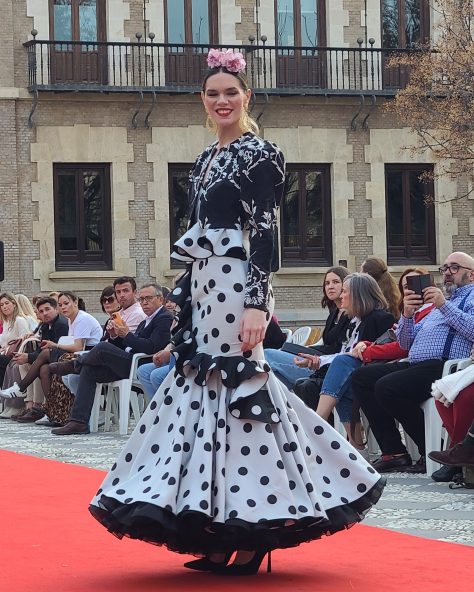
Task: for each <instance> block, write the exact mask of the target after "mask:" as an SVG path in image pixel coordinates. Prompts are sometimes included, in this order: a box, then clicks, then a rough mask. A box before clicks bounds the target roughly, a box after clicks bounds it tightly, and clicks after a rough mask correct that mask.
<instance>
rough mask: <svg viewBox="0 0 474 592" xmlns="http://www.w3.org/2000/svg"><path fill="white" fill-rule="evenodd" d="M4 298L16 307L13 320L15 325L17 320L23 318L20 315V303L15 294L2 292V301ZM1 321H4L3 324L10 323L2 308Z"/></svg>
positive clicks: (0, 312)
mask: <svg viewBox="0 0 474 592" xmlns="http://www.w3.org/2000/svg"><path fill="white" fill-rule="evenodd" d="M4 298H6V299H7V300H9V301H10V302H11V303H12V304H13V306H14V310H13V318H12V323H14V322H15V321H16V318H17V317H18V316H23V315H22V314H21V313H20V307H19V306H18V301H17V299H16V298H15V296H14V295H13V294H11V293H10V292H2V294H0V301H1V300H3V299H4ZM0 320H1V321H2V323H7V322H8V319H7V317H6V316H5V315H4V314H3V312H2V309H1V308H0Z"/></svg>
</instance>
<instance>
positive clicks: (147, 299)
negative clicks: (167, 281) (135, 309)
mask: <svg viewBox="0 0 474 592" xmlns="http://www.w3.org/2000/svg"><path fill="white" fill-rule="evenodd" d="M156 297H157V294H155V295H154V296H142V297H141V298H139V299H138V302H139V303H140V304H148V303H149V302H151V301H152V300H153V298H156Z"/></svg>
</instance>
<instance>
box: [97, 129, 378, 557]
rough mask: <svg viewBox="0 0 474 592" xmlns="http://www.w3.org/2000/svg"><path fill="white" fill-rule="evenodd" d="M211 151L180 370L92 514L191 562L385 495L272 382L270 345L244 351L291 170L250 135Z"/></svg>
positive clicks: (347, 512)
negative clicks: (247, 314)
mask: <svg viewBox="0 0 474 592" xmlns="http://www.w3.org/2000/svg"><path fill="white" fill-rule="evenodd" d="M216 151H217V148H216V146H215V145H212V146H210V147H209V148H208V149H206V150H205V151H204V152H203V154H202V155H201V156H200V157H199V159H198V160H197V162H196V164H195V166H194V168H193V171H192V177H191V189H190V201H191V218H190V225H189V229H188V231H187V232H186V233H185V234H184V235H183V236H182V237H181V238H180V239H179V240H178V242H177V243H176V245H175V249H174V253H173V254H174V256H175V257H176V258H178V259H180V260H182V261H185V262H187V263H188V269H187V272H186V274H185V275H184V277H183V278H182V279H181V280H180V282H179V283H178V286H177V287H176V289H175V290H174V292H173V297H174V299H175V301H176V302H178V303H179V305H180V308H181V311H180V315H179V322H178V326H177V328H176V332H175V333H174V336H173V342H174V346H175V349H174V356H175V358H176V367H175V369H174V371H171V372H170V373H169V374H168V376H167V378H166V379H165V381H164V382H163V384H162V385H161V387H160V388H159V390H158V391H157V393H156V394H155V396H154V398H153V400H152V401H151V403H150V404H149V405H148V407H147V408H146V410H145V412H144V414H143V416H142V417H141V419H140V421H139V422H138V425H137V426H136V428H135V430H134V431H133V433H132V435H131V436H130V438H129V440H128V441H127V443H126V445H125V447H124V449H123V450H122V452H121V453H120V455H119V457H118V459H117V461H116V463H114V465H113V466H112V468H111V470H110V472H109V473H108V475H107V476H106V478H105V480H104V482H103V484H102V485H101V487H100V489H99V491H98V492H97V494H96V496H95V497H94V499H93V500H92V502H91V506H90V511H91V513H92V515H93V516H94V517H95V518H96V519H97V520H98V521H99V522H101V523H102V524H103V525H104V526H105V527H106V528H107V529H108V530H109V531H110V532H112V533H113V534H115V535H116V536H118V537H123V536H127V537H131V538H136V539H141V540H144V541H147V542H149V543H154V544H158V545H166V547H168V548H169V549H170V550H172V551H177V552H181V553H191V554H195V555H205V554H209V553H215V552H218V553H221V552H231V551H233V550H236V549H246V550H272V549H275V548H285V547H292V546H296V545H298V544H300V543H302V542H305V541H310V540H313V539H318V538H320V537H321V536H323V535H329V534H333V533H335V532H337V531H339V530H343V529H345V528H348V527H349V526H351V525H353V524H355V523H356V522H359V521H360V520H361V519H362V518H363V516H364V515H365V513H366V512H367V511H368V510H369V509H370V507H371V506H372V505H373V504H374V503H376V501H377V500H378V499H379V497H380V495H381V492H382V490H383V486H384V481H383V479H382V478H381V477H380V475H378V474H377V473H376V471H375V470H374V469H373V468H372V467H371V466H370V465H369V464H368V463H367V462H366V461H365V460H364V459H363V458H362V457H361V456H360V455H359V454H358V453H357V451H356V450H355V449H354V448H353V447H352V446H351V445H350V444H349V443H348V442H347V441H346V440H345V439H344V438H343V437H342V436H341V435H340V434H339V433H337V432H336V431H335V430H334V429H333V428H332V427H331V426H330V425H329V424H328V423H326V422H325V421H324V420H323V419H322V418H321V417H319V416H318V415H317V414H316V413H314V412H313V411H312V410H310V409H309V408H308V407H306V406H305V405H304V403H303V402H302V401H301V400H300V399H299V398H298V397H297V396H296V395H294V393H292V392H289V391H288V390H287V389H286V387H285V386H284V385H283V384H282V383H281V382H280V381H279V380H278V379H277V378H276V377H275V376H274V374H273V373H272V372H271V370H270V367H269V366H268V364H267V363H266V362H265V358H264V353H263V348H262V345H261V344H260V345H258V346H256V347H255V348H254V349H253V350H251V351H249V352H242V351H241V341H240V336H239V324H240V319H241V316H242V314H243V312H244V310H245V308H246V307H251V308H259V309H261V310H265V311H266V316H267V321H269V320H270V317H271V314H272V309H273V292H272V288H271V285H270V282H269V277H270V273H271V271H273V270H274V268H275V265H274V258H275V251H276V244H275V240H274V237H275V233H276V208H277V205H278V202H279V200H280V197H281V194H282V190H283V183H284V161H283V157H282V155H281V153H280V151H279V150H278V148H277V147H276V146H274V145H272V144H270V143H269V142H267V141H264V140H262V139H261V138H258V137H257V136H254V135H252V134H249V133H248V134H244V135H243V136H241V137H240V138H239V139H238V140H236V141H235V142H233V143H231V144H230V145H228V146H227V147H225V148H223V149H221V150H220V151H219V152H217V153H216ZM214 156H215V158H214V161H213V164H212V167H211V168H210V169H209V172H208V174H207V179H206V181H204V175H205V173H206V170H207V168H208V165H209V162H211V160H212V158H213V157H214Z"/></svg>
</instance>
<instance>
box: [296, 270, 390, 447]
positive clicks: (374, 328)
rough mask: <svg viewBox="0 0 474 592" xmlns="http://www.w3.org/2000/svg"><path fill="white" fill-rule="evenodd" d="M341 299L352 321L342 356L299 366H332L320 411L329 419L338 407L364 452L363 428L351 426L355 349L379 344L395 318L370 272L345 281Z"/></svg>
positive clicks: (310, 358)
mask: <svg viewBox="0 0 474 592" xmlns="http://www.w3.org/2000/svg"><path fill="white" fill-rule="evenodd" d="M341 300H342V303H341V308H342V309H343V310H345V311H346V313H347V315H348V316H349V317H350V318H351V321H350V325H349V329H348V332H347V338H346V341H345V342H344V343H343V344H342V347H341V349H340V351H339V353H337V354H332V355H322V356H313V355H309V354H301V356H300V357H301V358H302V359H299V358H295V364H296V365H297V366H299V367H303V368H310V369H312V370H317V369H319V368H322V367H323V366H325V365H327V364H330V366H329V369H328V371H327V374H326V376H325V378H324V382H323V384H322V387H321V394H320V397H319V402H318V406H317V409H316V412H317V413H318V414H319V415H321V417H323V418H324V419H326V420H327V419H328V418H329V416H330V414H331V412H332V411H333V409H334V408H336V411H337V414H338V415H339V419H340V420H341V422H342V423H343V424H344V426H345V428H346V431H347V435H348V437H349V440H350V442H351V444H352V445H353V446H355V447H356V448H358V449H363V444H362V439H361V437H360V434H361V430H360V426H356V427H355V429H354V430H351V427H350V424H351V415H352V388H351V375H352V372H353V371H354V370H355V369H356V368H358V367H359V366H360V365H361V364H362V362H361V360H360V359H359V358H358V356H357V354H356V353H354V352H353V349H354V346H355V345H356V344H357V343H359V341H375V340H376V339H377V338H378V337H380V335H382V334H383V333H384V332H385V331H387V330H388V329H390V327H392V325H393V323H394V321H395V319H394V317H393V315H392V314H391V313H389V312H387V310H386V309H387V301H386V300H385V297H384V295H383V294H382V291H381V290H380V288H379V286H378V284H377V282H376V281H375V280H374V278H372V277H371V276H370V275H368V274H366V273H353V274H351V275H348V276H347V277H346V278H345V280H344V284H343V287H342V294H341ZM351 432H353V433H352V434H351Z"/></svg>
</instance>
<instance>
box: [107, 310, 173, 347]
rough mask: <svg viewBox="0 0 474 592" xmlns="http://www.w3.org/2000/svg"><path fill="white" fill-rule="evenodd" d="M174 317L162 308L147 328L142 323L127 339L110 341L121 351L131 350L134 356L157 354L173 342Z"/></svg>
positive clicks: (126, 336)
mask: <svg viewBox="0 0 474 592" xmlns="http://www.w3.org/2000/svg"><path fill="white" fill-rule="evenodd" d="M172 322H173V315H172V314H171V313H170V312H169V310H167V309H166V308H164V307H162V308H161V309H160V310H159V311H158V313H157V314H156V315H155V316H154V317H153V318H152V320H151V322H150V323H149V324H148V325H147V326H146V327H145V323H146V321H142V322H141V323H140V324H139V325H138V327H137V329H136V331H135V333H131V332H130V333H128V334H127V335H125V337H123V338H121V337H118V338H117V339H111V340H109V341H110V343H112V344H113V345H116V346H117V347H120V349H127V348H128V347H129V348H131V353H132V354H150V355H152V354H156V352H159V351H160V350H162V349H163V348H165V347H166V346H167V345H168V343H169V342H170V340H171V332H170V328H171V323H172Z"/></svg>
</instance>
